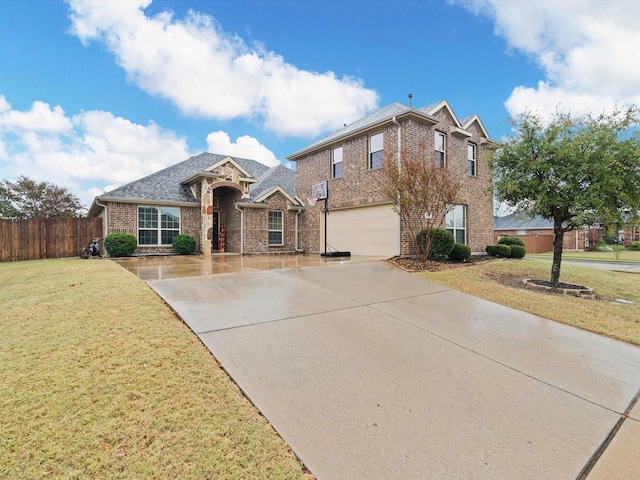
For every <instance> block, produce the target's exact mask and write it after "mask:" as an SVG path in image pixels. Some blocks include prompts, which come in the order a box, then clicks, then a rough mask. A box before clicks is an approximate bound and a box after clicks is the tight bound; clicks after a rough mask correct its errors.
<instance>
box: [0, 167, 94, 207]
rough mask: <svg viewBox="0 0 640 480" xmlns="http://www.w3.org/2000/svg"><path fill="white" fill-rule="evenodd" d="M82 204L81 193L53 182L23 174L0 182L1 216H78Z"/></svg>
mask: <svg viewBox="0 0 640 480" xmlns="http://www.w3.org/2000/svg"><path fill="white" fill-rule="evenodd" d="M83 208H84V207H83V205H82V203H81V202H80V199H79V198H78V197H76V196H75V195H73V194H72V193H71V192H69V190H67V189H66V188H63V187H59V186H57V185H55V184H53V183H50V182H36V181H35V180H32V179H30V178H28V177H26V176H24V175H21V176H20V177H19V178H18V179H17V180H16V181H15V182H10V181H9V180H4V181H2V182H0V217H6V218H33V217H79V216H81V211H82V210H83Z"/></svg>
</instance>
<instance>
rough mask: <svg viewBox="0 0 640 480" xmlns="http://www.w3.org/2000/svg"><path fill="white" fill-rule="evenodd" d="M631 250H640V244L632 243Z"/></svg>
mask: <svg viewBox="0 0 640 480" xmlns="http://www.w3.org/2000/svg"><path fill="white" fill-rule="evenodd" d="M629 250H635V251H638V250H640V242H631V244H630V245H629Z"/></svg>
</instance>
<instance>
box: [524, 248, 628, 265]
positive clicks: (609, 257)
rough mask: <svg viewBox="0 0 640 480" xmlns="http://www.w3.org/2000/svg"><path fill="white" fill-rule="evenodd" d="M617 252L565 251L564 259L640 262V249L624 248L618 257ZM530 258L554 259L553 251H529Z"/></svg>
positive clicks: (563, 253)
mask: <svg viewBox="0 0 640 480" xmlns="http://www.w3.org/2000/svg"><path fill="white" fill-rule="evenodd" d="M615 253H616V252H580V251H575V252H574V251H567V250H565V251H563V252H562V260H588V261H592V262H611V263H640V251H634V250H624V251H622V252H619V255H618V258H617V259H616V255H615ZM527 257H528V258H541V259H542V258H544V259H549V260H550V259H552V258H553V252H548V253H531V254H529V253H527Z"/></svg>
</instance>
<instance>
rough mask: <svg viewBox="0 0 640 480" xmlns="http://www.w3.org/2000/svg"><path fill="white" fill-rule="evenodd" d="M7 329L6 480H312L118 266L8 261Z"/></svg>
mask: <svg viewBox="0 0 640 480" xmlns="http://www.w3.org/2000/svg"><path fill="white" fill-rule="evenodd" d="M0 327H1V329H2V334H1V335H0V412H1V414H0V452H2V453H1V454H0V478H11V479H36V478H56V479H60V478H118V479H145V478H149V479H151V478H153V479H169V478H171V479H177V478H180V479H204V478H211V479H213V478H215V479H258V478H262V479H300V480H302V479H305V478H309V476H308V475H305V473H304V472H303V469H302V467H301V465H300V464H299V463H298V461H297V460H296V459H295V458H294V456H293V454H292V452H291V451H290V449H289V448H288V446H287V445H286V444H285V442H284V441H283V440H282V439H281V438H280V437H279V436H278V435H277V434H276V433H275V432H274V431H273V429H272V428H271V427H270V425H269V424H268V423H267V421H266V420H265V419H264V418H263V417H262V416H261V415H260V414H259V412H258V411H257V410H256V409H255V408H254V407H253V406H252V405H251V404H250V402H249V401H248V400H247V399H246V398H245V397H244V396H243V395H242V393H241V392H240V391H239V389H238V388H237V386H236V385H235V384H234V383H233V382H231V380H230V379H229V378H228V376H227V375H226V374H225V373H224V372H223V371H222V370H221V368H220V367H219V366H218V365H217V364H216V362H215V360H214V358H213V357H212V356H211V354H210V353H209V351H208V350H207V349H206V348H205V347H204V346H203V345H202V344H201V343H200V342H199V340H198V339H197V337H196V336H195V335H194V334H193V333H192V332H191V331H190V330H189V329H188V328H187V327H186V326H185V325H184V324H183V323H182V322H181V321H180V320H179V319H177V318H176V317H175V316H174V315H173V314H172V312H171V311H170V310H169V309H168V308H167V306H166V305H164V304H163V302H162V301H161V300H160V299H159V298H158V297H157V296H156V295H155V294H154V293H153V292H152V291H151V290H150V289H149V287H148V286H147V285H145V284H144V283H143V282H141V281H140V280H139V279H138V278H137V277H135V276H134V275H132V274H131V273H129V272H127V271H126V270H125V269H123V268H121V267H119V266H118V265H116V264H115V263H113V262H111V261H110V260H80V259H65V260H37V261H29V262H12V263H2V264H0Z"/></svg>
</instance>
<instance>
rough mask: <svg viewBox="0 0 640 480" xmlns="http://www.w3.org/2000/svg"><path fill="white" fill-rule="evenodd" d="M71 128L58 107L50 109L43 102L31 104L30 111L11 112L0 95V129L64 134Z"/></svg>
mask: <svg viewBox="0 0 640 480" xmlns="http://www.w3.org/2000/svg"><path fill="white" fill-rule="evenodd" d="M71 127H72V126H71V121H69V119H68V118H67V117H66V116H65V114H64V110H62V108H61V107H60V106H59V105H57V106H55V107H54V108H53V109H52V108H51V107H50V106H49V105H48V104H46V103H44V102H33V105H32V106H31V110H29V111H26V112H21V111H18V110H12V109H11V104H10V103H9V102H8V101H7V100H6V99H5V98H4V96H1V95H0V129H5V130H25V129H29V130H33V131H39V132H65V131H67V130H70V129H71Z"/></svg>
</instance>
